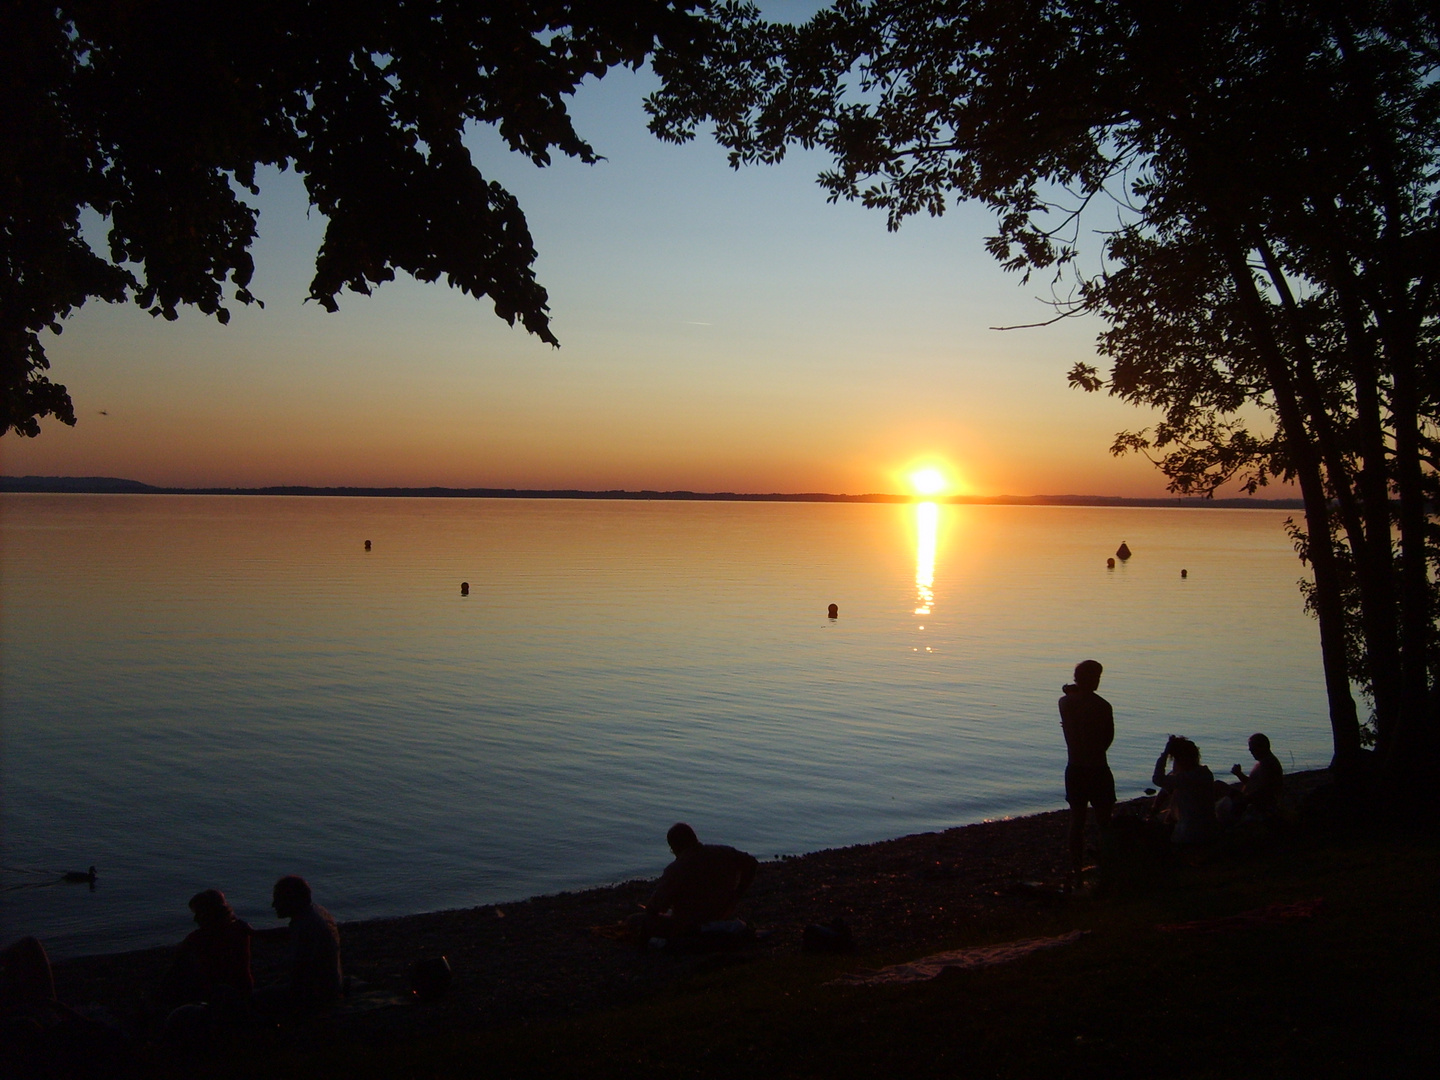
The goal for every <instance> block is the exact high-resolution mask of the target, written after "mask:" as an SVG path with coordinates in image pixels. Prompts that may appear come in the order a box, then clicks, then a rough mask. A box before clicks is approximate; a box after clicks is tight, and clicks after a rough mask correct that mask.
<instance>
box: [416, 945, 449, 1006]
mask: <svg viewBox="0 0 1440 1080" xmlns="http://www.w3.org/2000/svg"><path fill="white" fill-rule="evenodd" d="M449 989H450V961H449V959H448V958H447V957H444V956H432V957H428V958H427V959H424V960H416V961H415V963H413V964H411V965H410V992H411V993H412V994H414V995H415V1000H416V1001H422V1002H430V1001H438V1000H440V998H442V997H444V996H445V992H446V991H447V990H449Z"/></svg>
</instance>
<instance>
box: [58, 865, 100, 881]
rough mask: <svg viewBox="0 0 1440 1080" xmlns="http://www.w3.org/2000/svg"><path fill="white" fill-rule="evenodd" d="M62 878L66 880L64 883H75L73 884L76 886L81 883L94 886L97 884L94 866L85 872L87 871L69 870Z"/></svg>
mask: <svg viewBox="0 0 1440 1080" xmlns="http://www.w3.org/2000/svg"><path fill="white" fill-rule="evenodd" d="M60 877H61V879H62V880H64V881H73V882H75V883H76V884H79V883H81V882H88V883H89V884H91V885H94V884H95V867H93V866H92V867H90V869H89V870H88V871H85V870H67V871H65V873H63V874H61V875H60Z"/></svg>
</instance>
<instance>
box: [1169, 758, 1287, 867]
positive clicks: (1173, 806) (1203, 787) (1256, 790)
mask: <svg viewBox="0 0 1440 1080" xmlns="http://www.w3.org/2000/svg"><path fill="white" fill-rule="evenodd" d="M1249 745H1250V756H1251V757H1253V758H1254V759H1255V764H1254V766H1253V767H1252V768H1251V769H1250V772H1249V774H1248V775H1247V774H1246V772H1245V769H1244V766H1241V765H1238V764H1237V765H1233V766H1231V768H1230V771H1231V772H1232V773H1233V774H1234V775H1235V777H1236V783H1233V784H1227V783H1225V781H1223V780H1216V779H1215V776H1214V774H1213V773H1212V772H1211V771H1210V769H1209V768H1208V767H1207V766H1205V765H1202V764H1201V763H1200V748H1199V747H1198V746H1196V745H1195V744H1194V743H1193V742H1192V741H1190V740H1189V739H1185V738H1181V737H1180V736H1178V735H1171V736H1170V738H1169V740H1168V741H1167V742H1166V743H1165V750H1164V751H1163V752H1162V753H1161V755H1160V756H1159V757H1158V758H1157V759H1156V761H1155V772H1154V775H1152V776H1151V782H1152V783H1153V784H1154V785H1155V786H1156V788H1158V789H1159V791H1158V793H1157V794H1156V796H1155V805H1154V810H1155V812H1156V813H1157V814H1158V815H1159V816H1160V817H1161V819H1162V820H1164V821H1165V822H1167V823H1169V824H1172V825H1173V826H1174V829H1173V831H1172V832H1171V834H1170V839H1171V840H1172V841H1174V842H1175V843H1177V844H1204V843H1208V842H1209V841H1211V840H1214V839H1215V838H1216V837H1217V836H1218V835H1219V834H1220V832H1221V830H1223V829H1224V828H1226V827H1228V826H1231V825H1235V824H1238V823H1240V822H1244V821H1264V820H1266V819H1267V818H1269V817H1271V816H1273V815H1274V814H1275V812H1276V811H1277V810H1278V809H1279V806H1280V796H1281V794H1282V793H1283V791H1284V785H1285V770H1284V769H1283V768H1281V766H1280V759H1279V758H1277V757H1276V756H1275V754H1274V752H1273V751H1271V749H1270V740H1269V739H1268V738H1267V737H1266V736H1265V735H1263V734H1261V733H1260V732H1258V731H1257V732H1256V733H1255V734H1254V735H1251V736H1250V744H1249ZM1167 762H1169V763H1170V771H1169V772H1166V770H1165V766H1166V763H1167Z"/></svg>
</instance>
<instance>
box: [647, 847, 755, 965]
mask: <svg viewBox="0 0 1440 1080" xmlns="http://www.w3.org/2000/svg"><path fill="white" fill-rule="evenodd" d="M665 841H666V843H668V844H669V845H670V850H671V851H672V852H674V853H675V861H674V862H672V863H671V864H670V865H669V866H667V867H666V868H665V872H664V873H663V874H661V875H660V881H659V884H657V885H656V886H655V891H654V892H653V893H652V894H651V895H650V899H649V900H648V901H647V902H646V903H645V905H644V906H645V911H644V913H643V915H642V916H641V917H640V919H639V920H638V922H639V926H638V931H639V941H640V944H641V945H642V946H643V945H644V944H645V943H646V942H648V941H649V940H650V939H651V938H655V937H658V938H665V939H666V940H668V939H670V938H674V937H682V936H685V935H688V934H695V933H698V932H699V930H700V928H701V927H702V926H704V925H705V924H706V923H709V922H715V921H717V920H720V919H725V918H729V917H730V916H731V915H733V914H734V911H735V905H736V904H737V903H739V901H740V898H741V897H742V896H744V895H745V890H746V889H748V888H749V887H750V882H751V881H753V880H754V878H755V870H756V868H757V867H758V866H759V865H760V864H759V862H758V861H756V859H755V856H753V855H748V854H746V853H745V852H743V851H737V850H736V849H735V848H733V847H728V846H726V845H724V844H702V843H700V838H699V837H697V836H696V835H695V830H694V829H692V828H691V827H690V826H689V825H686V824H685V823H684V822H678V823H677V824H675V825H672V826H671V827H670V831H669V832H668V833H666V834H665Z"/></svg>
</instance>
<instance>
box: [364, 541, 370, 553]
mask: <svg viewBox="0 0 1440 1080" xmlns="http://www.w3.org/2000/svg"><path fill="white" fill-rule="evenodd" d="M365 550H366V551H369V550H370V541H369V540H366V541H365Z"/></svg>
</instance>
